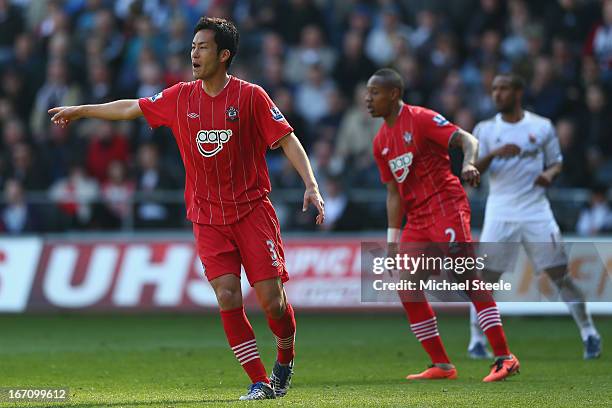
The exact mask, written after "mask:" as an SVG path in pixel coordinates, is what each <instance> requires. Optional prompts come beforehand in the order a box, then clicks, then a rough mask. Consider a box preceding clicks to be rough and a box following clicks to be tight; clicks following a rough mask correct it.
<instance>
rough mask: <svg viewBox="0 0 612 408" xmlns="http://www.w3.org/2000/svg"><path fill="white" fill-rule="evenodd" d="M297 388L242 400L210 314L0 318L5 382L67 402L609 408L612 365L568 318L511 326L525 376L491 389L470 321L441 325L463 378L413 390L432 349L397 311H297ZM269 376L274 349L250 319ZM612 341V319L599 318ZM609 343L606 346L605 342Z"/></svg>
mask: <svg viewBox="0 0 612 408" xmlns="http://www.w3.org/2000/svg"><path fill="white" fill-rule="evenodd" d="M297 320H298V331H297V353H298V357H297V359H296V374H295V377H294V384H293V385H294V386H293V388H292V390H291V391H290V392H289V394H288V395H287V396H286V397H285V398H283V399H280V400H274V401H257V402H239V401H236V398H237V397H238V396H239V395H241V394H243V393H244V391H245V390H246V387H247V385H248V381H247V377H246V375H245V374H243V372H242V370H241V368H240V366H239V365H238V363H237V362H236V361H235V359H234V356H233V354H232V353H231V352H230V350H229V349H228V347H227V344H226V341H225V337H224V335H223V332H222V329H221V325H220V321H219V317H218V316H217V315H215V314H203V315H187V316H186V315H123V316H106V315H87V316H83V315H66V316H51V315H50V316H24V315H5V316H0V387H25V386H28V387H51V386H55V387H60V386H67V387H69V388H70V401H69V402H67V403H63V404H58V403H55V404H49V403H47V404H43V403H29V404H28V403H22V404H21V405H19V404H14V403H7V402H1V403H0V406H69V407H81V408H86V407H87V408H89V407H92V408H93V407H117V408H118V407H176V408H182V407H216V406H219V407H232V406H245V404H247V405H249V406H254V405H257V406H258V407H260V406H261V407H270V406H272V407H276V406H279V407H288V406H291V407H345V406H346V407H349V406H350V407H481V406H482V407H497V406H501V407H540V406H552V407H561V406H563V407H577V406H580V407H583V406H602V407H603V406H608V407H610V406H612V364H611V363H612V359H611V358H610V357H609V356H610V354H607V353H606V350H604V355H603V356H602V358H601V359H599V360H596V361H586V362H585V361H583V360H582V345H581V343H580V341H579V337H578V333H577V331H576V329H575V327H574V324H573V322H572V321H571V319H570V318H568V317H551V318H511V317H507V318H505V319H504V323H505V328H506V333H507V334H508V337H509V340H510V344H511V347H512V349H513V351H514V353H516V355H517V356H518V357H519V358H520V360H521V363H522V367H521V374H520V375H517V376H515V377H512V378H510V379H509V380H507V381H505V382H501V383H493V384H484V383H482V382H481V379H482V377H484V376H485V374H486V373H487V371H488V362H482V361H480V362H479V361H471V360H469V359H467V357H466V353H465V347H466V342H467V338H468V325H467V317H466V316H444V314H441V318H440V323H439V327H440V332H441V334H442V337H443V339H444V342H445V344H446V346H447V349H448V352H449V354H450V356H451V359H452V360H453V362H454V363H455V364H456V365H457V368H458V369H459V379H458V380H456V381H436V382H414V383H408V382H407V381H406V380H404V377H405V375H406V374H408V373H412V372H416V371H420V370H422V369H424V368H425V367H426V365H427V363H428V360H427V359H426V356H425V353H424V352H423V351H422V350H421V348H420V346H419V344H418V343H417V341H416V340H415V338H414V336H413V335H412V334H411V332H410V330H409V327H408V324H407V322H406V320H405V318H404V317H403V316H402V315H401V314H400V313H399V312H398V313H397V314H367V315H355V314H352V315H309V314H300V313H298V315H297ZM251 321H252V323H253V326H254V328H255V331H256V333H257V338H258V344H259V348H260V352H261V354H262V357H263V359H264V363H265V365H266V367H268V369H269V368H270V367H271V366H272V363H273V360H274V356H275V348H274V345H273V344H274V343H273V339H272V336H271V334H270V332H269V331H268V329H267V326H266V324H265V320H264V319H263V318H262V316H261V315H253V314H252V316H251ZM597 322H598V325H599V328H600V331H601V332H602V335H603V336H604V338H605V339H606V340H607V339H612V325H611V324H610V323H611V321H610V319H597ZM604 345H605V344H604Z"/></svg>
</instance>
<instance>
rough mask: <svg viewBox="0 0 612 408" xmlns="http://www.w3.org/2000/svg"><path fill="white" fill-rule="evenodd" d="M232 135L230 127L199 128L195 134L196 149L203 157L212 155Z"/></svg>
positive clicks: (218, 150)
mask: <svg viewBox="0 0 612 408" xmlns="http://www.w3.org/2000/svg"><path fill="white" fill-rule="evenodd" d="M231 137H232V130H231V129H211V130H200V131H199V132H198V134H197V135H196V144H197V145H198V151H199V152H200V154H201V155H202V156H204V157H213V156H214V155H215V154H217V153H219V152H220V151H221V150H222V149H223V145H224V144H225V143H227V142H229V140H230V138H231Z"/></svg>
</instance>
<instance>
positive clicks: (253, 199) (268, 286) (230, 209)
mask: <svg viewBox="0 0 612 408" xmlns="http://www.w3.org/2000/svg"><path fill="white" fill-rule="evenodd" d="M193 33H194V36H193V43H192V45H191V62H192V66H193V76H194V78H195V81H192V82H181V83H178V84H176V85H174V86H172V87H170V88H167V89H164V90H163V91H162V92H160V93H158V94H157V95H154V96H151V97H150V98H141V99H138V100H135V99H134V100H119V101H114V102H110V103H106V104H102V105H82V106H69V107H57V108H53V109H50V110H49V113H50V114H52V115H53V117H52V118H51V120H52V121H53V122H54V123H56V124H58V125H61V126H66V125H68V123H69V122H71V121H73V120H75V119H79V118H83V117H91V118H100V119H109V120H124V119H135V118H138V117H140V116H144V117H145V119H146V120H147V122H148V123H149V125H150V126H151V127H153V128H155V127H158V126H167V127H170V128H171V129H172V133H173V134H174V137H175V139H176V142H177V144H178V147H179V150H180V152H181V157H182V159H183V163H184V165H185V172H186V181H185V204H186V207H187V218H188V219H189V220H190V221H192V222H193V233H194V236H195V240H196V243H197V249H198V253H199V256H200V259H201V261H202V265H203V267H204V271H205V273H206V277H207V278H208V280H209V281H210V283H211V285H212V287H213V289H214V291H215V294H216V296H217V300H218V302H219V307H220V309H221V320H222V321H223V328H224V329H225V334H226V335H227V340H228V342H229V345H230V347H231V348H232V350H233V352H234V354H235V355H236V358H237V359H238V361H239V362H240V364H241V365H242V367H243V369H244V370H245V371H246V373H247V374H248V376H249V377H250V379H251V381H252V385H251V387H250V388H249V391H248V392H247V394H246V395H243V396H242V397H240V399H241V400H256V399H268V398H274V397H275V396H283V395H285V394H286V393H287V390H288V388H289V385H290V382H291V377H292V374H293V358H294V336H295V318H294V314H293V309H292V308H291V305H290V304H289V302H288V301H287V297H286V294H285V290H284V288H283V282H286V281H287V280H288V279H289V276H288V274H287V270H286V269H285V260H284V254H283V243H282V240H281V236H280V229H279V223H278V219H277V217H276V213H275V211H274V208H273V207H272V204H271V202H270V200H269V199H268V194H269V193H270V189H271V187H270V178H269V176H268V169H267V166H266V161H265V154H266V150H267V149H268V148H272V149H275V148H277V147H281V148H282V149H283V151H284V153H285V155H286V156H287V158H288V159H289V161H290V162H291V163H292V164H293V166H294V167H295V169H296V170H297V171H298V173H299V174H300V176H301V177H302V180H303V181H304V184H305V185H306V192H305V193H304V204H303V209H304V211H305V210H306V208H307V206H308V205H309V204H313V205H314V206H315V207H316V208H317V210H318V215H317V218H316V222H317V224H321V223H322V222H323V218H324V210H323V200H322V199H321V195H320V194H319V189H318V185H317V182H316V180H315V178H314V176H313V173H312V169H311V167H310V163H309V160H308V157H307V156H306V153H305V151H304V149H303V148H302V145H301V144H300V142H299V141H298V139H297V137H296V136H295V135H294V134H293V128H292V127H291V126H290V125H289V123H287V121H286V120H285V118H284V117H283V114H282V113H281V112H280V111H279V109H278V108H277V107H276V106H275V105H274V103H273V102H272V100H271V99H270V97H269V96H268V95H267V93H266V92H265V91H264V90H263V89H262V88H261V87H259V86H257V85H254V84H252V83H249V82H246V81H243V80H240V79H238V78H236V77H234V76H231V75H228V73H227V71H228V69H229V67H230V65H231V63H232V60H233V58H234V56H235V55H236V52H237V50H238V41H239V34H238V31H237V29H236V27H235V26H234V24H232V23H231V22H229V21H227V20H224V19H220V18H209V17H203V18H201V19H200V21H199V22H198V24H197V25H196V26H195V29H194V32H193ZM241 264H242V265H244V269H245V271H246V275H247V278H248V280H249V283H250V284H251V286H253V287H254V288H255V292H256V294H257V298H258V300H259V302H260V304H261V306H262V308H263V310H264V312H265V313H266V316H267V319H268V324H269V326H270V329H271V330H272V332H273V333H274V336H275V337H276V342H277V346H278V357H277V361H276V363H275V365H274V368H273V370H272V375H271V376H270V378H268V376H267V374H266V370H265V368H264V366H263V364H262V362H261V359H260V357H259V352H258V349H257V344H256V342H255V334H254V332H253V329H252V327H251V324H250V323H249V321H248V319H247V316H246V314H245V312H244V307H243V304H242V293H241V289H240V265H241Z"/></svg>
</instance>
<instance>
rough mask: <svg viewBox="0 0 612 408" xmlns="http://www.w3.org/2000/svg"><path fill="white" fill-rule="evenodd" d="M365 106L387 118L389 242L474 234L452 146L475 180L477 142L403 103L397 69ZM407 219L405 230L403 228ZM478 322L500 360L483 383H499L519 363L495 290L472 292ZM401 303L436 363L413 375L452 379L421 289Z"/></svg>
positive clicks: (383, 134)
mask: <svg viewBox="0 0 612 408" xmlns="http://www.w3.org/2000/svg"><path fill="white" fill-rule="evenodd" d="M367 89H368V92H367V96H366V103H367V107H368V110H369V112H370V114H371V115H372V116H374V117H382V118H383V119H384V123H383V124H382V126H381V128H380V130H379V131H378V133H377V135H376V137H375V138H374V142H373V150H374V157H375V159H376V163H377V165H378V169H379V171H380V177H381V180H382V182H383V183H385V184H386V186H387V219H388V233H387V241H388V242H389V243H390V244H391V245H394V244H395V243H398V242H401V243H410V242H415V243H426V242H437V243H441V242H466V243H469V242H471V241H472V236H471V233H470V205H469V202H468V200H467V196H466V194H465V191H464V190H463V187H462V186H461V182H460V181H459V179H458V178H457V177H456V176H454V175H453V174H452V173H451V168H450V159H449V155H448V148H449V146H458V147H461V148H462V149H463V153H464V162H463V168H462V172H461V175H462V178H463V179H464V180H465V181H466V182H468V183H470V184H471V185H474V186H475V185H477V184H478V183H479V181H480V174H479V172H478V170H477V169H476V167H474V162H475V161H476V158H477V154H478V141H477V140H476V138H474V136H472V135H471V134H469V133H467V132H465V131H464V130H462V129H460V128H458V127H457V126H455V125H454V124H452V123H450V122H449V121H448V120H446V119H445V118H444V117H443V116H442V115H440V114H438V113H436V112H434V111H431V110H429V109H426V108H423V107H418V106H411V105H408V104H406V103H404V102H403V101H402V93H403V90H404V84H403V81H402V78H401V76H400V75H399V74H398V73H397V72H395V71H394V70H391V69H381V70H378V71H376V72H375V73H374V75H372V77H371V78H370V79H369V81H368V87H367ZM404 216H406V218H407V222H406V226H405V227H404V230H403V232H402V231H401V226H402V223H403V219H404ZM468 295H470V297H471V298H472V302H473V303H474V306H475V307H476V310H477V311H478V318H479V323H480V326H481V327H482V329H483V331H484V332H485V334H486V335H487V337H488V339H489V342H490V344H491V346H492V348H493V349H494V352H495V357H496V360H495V363H494V364H493V366H492V368H491V372H490V374H489V375H487V376H486V377H485V378H484V380H483V381H485V382H490V381H498V380H502V379H504V378H506V377H508V376H509V375H512V374H514V373H516V372H517V371H518V369H519V362H518V360H517V358H516V357H515V356H513V355H512V354H511V353H510V350H509V349H508V344H507V342H506V336H505V334H504V330H503V327H502V322H501V318H500V315H499V310H498V308H497V305H496V303H495V301H494V300H493V296H492V294H491V293H490V292H482V291H481V292H479V293H478V295H477V296H476V294H475V293H469V292H468ZM409 296H410V298H404V297H402V304H403V306H404V309H405V311H406V314H407V316H408V320H409V321H410V328H411V329H412V331H413V333H414V334H415V336H416V337H417V339H418V340H419V341H420V342H421V345H422V346H423V348H424V349H425V351H426V352H427V353H428V354H429V356H430V358H431V361H432V365H431V366H430V367H429V368H428V369H427V370H425V371H424V372H422V373H420V374H413V375H409V376H408V377H406V378H407V379H409V380H415V379H454V378H457V370H456V368H455V366H454V365H452V364H451V362H450V360H449V358H448V356H447V354H446V350H445V349H444V345H443V344H442V340H441V338H440V335H439V333H438V325H437V322H436V316H435V314H434V312H433V310H432V308H431V306H430V305H429V303H428V302H427V300H426V298H425V296H424V294H423V293H422V291H419V290H416V291H411V294H410V295H409Z"/></svg>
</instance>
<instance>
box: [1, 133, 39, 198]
mask: <svg viewBox="0 0 612 408" xmlns="http://www.w3.org/2000/svg"><path fill="white" fill-rule="evenodd" d="M32 156H33V154H32V148H31V147H30V146H29V145H27V144H26V143H22V142H19V143H16V144H15V145H14V146H13V149H12V155H11V167H10V171H9V175H10V177H11V178H14V179H16V180H17V181H19V182H20V183H21V185H22V186H23V187H24V188H25V189H26V190H28V191H31V190H43V189H46V188H47V185H48V179H47V174H46V169H45V164H44V163H42V161H40V160H38V158H34V157H32Z"/></svg>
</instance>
